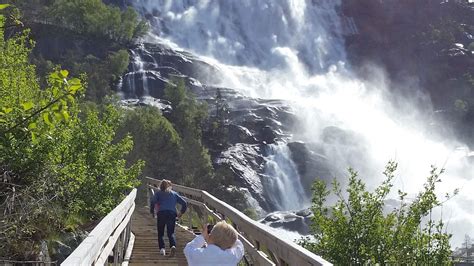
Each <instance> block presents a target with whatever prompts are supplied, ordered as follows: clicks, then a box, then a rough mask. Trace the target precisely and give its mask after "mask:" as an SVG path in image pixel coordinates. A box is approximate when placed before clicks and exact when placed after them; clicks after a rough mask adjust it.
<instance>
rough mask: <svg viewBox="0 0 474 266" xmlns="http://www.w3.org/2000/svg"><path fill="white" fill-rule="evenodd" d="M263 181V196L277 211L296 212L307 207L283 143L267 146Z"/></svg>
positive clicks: (292, 163)
mask: <svg viewBox="0 0 474 266" xmlns="http://www.w3.org/2000/svg"><path fill="white" fill-rule="evenodd" d="M267 149H268V151H267V153H268V156H267V157H266V163H265V175H266V178H265V180H263V181H262V183H263V186H264V191H265V196H266V197H267V198H268V199H269V200H270V202H271V203H272V204H273V205H274V206H275V207H276V209H277V210H298V209H302V208H304V207H308V205H309V204H308V200H307V199H305V196H304V195H305V191H304V189H303V186H302V185H301V181H300V176H299V174H298V171H297V169H296V166H295V163H294V162H293V160H292V159H291V151H290V149H289V148H288V147H287V146H286V144H285V143H277V144H270V145H268V146H267Z"/></svg>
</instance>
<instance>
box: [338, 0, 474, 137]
mask: <svg viewBox="0 0 474 266" xmlns="http://www.w3.org/2000/svg"><path fill="white" fill-rule="evenodd" d="M342 12H343V13H344V15H346V16H348V17H350V18H352V19H353V20H354V22H355V25H356V27H357V34H354V35H350V36H347V37H346V47H347V53H348V58H349V60H350V62H351V64H352V65H354V66H355V67H356V68H358V69H359V73H362V74H363V75H364V70H365V69H366V68H365V66H366V64H368V63H369V64H374V63H375V64H376V65H378V66H382V67H383V68H384V69H385V70H386V71H387V73H388V75H389V77H390V79H391V80H392V83H394V84H393V86H392V88H395V89H396V90H397V92H398V93H401V94H403V95H409V96H411V97H413V95H417V94H418V95H419V94H420V92H422V93H427V94H428V95H429V98H430V100H431V102H432V103H433V105H434V108H435V109H437V110H438V112H437V114H438V115H439V116H440V117H441V118H444V119H445V121H447V123H449V124H450V125H449V127H451V128H457V129H458V130H457V134H458V135H459V136H461V137H462V138H464V139H465V140H466V141H467V142H470V143H472V142H473V140H474V139H472V135H473V134H472V133H473V132H474V130H473V128H474V108H473V106H474V101H473V99H474V79H473V78H472V77H474V4H473V3H471V4H469V3H468V2H467V1H436V0H422V1H410V0H402V1H390V0H385V1H378V0H368V1H356V0H345V1H342ZM394 81H396V82H394Z"/></svg>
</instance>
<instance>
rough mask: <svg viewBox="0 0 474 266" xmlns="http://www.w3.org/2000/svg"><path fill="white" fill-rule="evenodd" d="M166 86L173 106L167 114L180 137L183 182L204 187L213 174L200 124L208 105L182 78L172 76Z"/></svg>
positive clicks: (166, 92) (204, 117) (167, 97)
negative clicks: (197, 96) (200, 101)
mask: <svg viewBox="0 0 474 266" xmlns="http://www.w3.org/2000/svg"><path fill="white" fill-rule="evenodd" d="M173 82H174V83H173V84H169V85H167V86H166V88H165V97H164V98H165V99H167V100H169V101H170V102H171V106H172V108H173V110H172V112H171V114H170V115H169V118H170V121H171V122H172V123H173V125H174V127H175V129H176V131H178V133H179V135H180V136H181V139H182V154H181V162H182V168H181V169H182V174H181V180H180V182H182V183H183V184H186V185H189V186H195V187H199V188H204V187H203V185H204V184H209V182H203V181H210V180H212V178H213V168H212V164H211V157H210V156H209V152H208V150H207V149H206V148H205V147H204V146H203V145H202V141H201V138H202V124H203V123H204V120H205V119H206V116H207V106H206V105H205V104H201V103H198V102H197V101H196V99H195V98H194V96H193V95H192V94H191V92H188V91H187V90H186V87H185V84H184V80H182V79H175V80H173Z"/></svg>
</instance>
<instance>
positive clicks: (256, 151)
mask: <svg viewBox="0 0 474 266" xmlns="http://www.w3.org/2000/svg"><path fill="white" fill-rule="evenodd" d="M131 54H132V58H131V64H130V65H129V69H128V73H126V74H125V75H124V76H123V78H122V82H121V84H120V88H119V93H120V94H121V95H123V97H124V98H125V99H126V100H123V101H122V102H123V103H124V104H127V105H131V106H139V105H153V106H156V107H158V108H160V109H161V110H162V111H163V112H168V111H171V109H170V107H169V104H168V103H167V102H166V101H163V100H160V98H162V97H163V95H164V88H165V86H166V85H167V84H171V83H172V82H173V77H181V78H183V79H184V80H185V83H186V85H187V87H188V88H190V90H191V91H192V92H193V93H194V95H195V96H196V98H197V99H199V100H201V101H205V102H206V103H207V104H208V107H209V112H210V115H211V116H212V115H215V110H216V95H217V91H218V90H219V93H220V95H221V97H222V98H223V99H224V100H225V103H226V105H227V106H228V110H229V112H228V117H227V119H226V128H227V131H228V138H227V145H225V146H223V145H220V146H218V147H215V146H211V148H210V152H211V156H212V159H213V162H214V166H215V167H216V168H221V167H225V168H228V169H230V170H231V172H232V173H233V175H234V180H236V182H237V183H238V184H240V186H241V187H242V188H245V189H246V190H247V191H248V192H249V194H250V195H251V196H252V197H253V198H254V199H255V200H257V202H258V203H259V205H260V207H261V208H262V209H263V210H264V211H271V210H275V209H276V206H274V205H273V204H274V203H271V202H269V201H268V200H267V199H265V197H264V190H263V185H262V179H265V178H267V177H266V176H265V175H264V171H265V169H264V166H265V156H266V154H265V150H266V149H265V148H264V147H265V145H269V144H272V143H275V142H277V141H282V140H286V139H289V138H290V136H291V130H292V129H293V126H294V124H295V123H296V116H295V115H294V114H293V112H292V110H291V109H290V107H289V106H288V104H286V103H285V102H284V101H281V100H265V99H258V98H250V97H247V96H244V95H242V94H240V93H239V92H237V91H236V90H233V89H230V88H224V87H217V86H212V85H208V84H218V83H219V82H220V80H219V79H220V77H221V76H222V75H221V74H220V72H219V70H218V68H217V67H215V66H213V65H211V64H209V63H207V62H204V61H202V60H201V59H199V58H197V57H195V56H194V55H192V54H190V53H188V52H184V51H176V50H173V49H170V48H169V47H167V46H165V45H161V44H149V43H145V44H141V45H138V46H137V47H136V48H134V49H133V50H131ZM147 94H148V95H149V96H147ZM153 98H156V100H152V99H153ZM204 137H206V135H204ZM208 142H209V141H208ZM309 161H310V160H308V162H309ZM308 167H309V166H308ZM308 169H309V168H308ZM308 176H310V175H309V174H308ZM307 183H310V181H307Z"/></svg>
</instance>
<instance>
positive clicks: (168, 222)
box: [156, 211, 176, 249]
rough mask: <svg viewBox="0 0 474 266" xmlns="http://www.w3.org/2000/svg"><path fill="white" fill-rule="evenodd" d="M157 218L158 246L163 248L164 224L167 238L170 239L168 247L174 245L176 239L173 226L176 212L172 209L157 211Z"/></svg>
mask: <svg viewBox="0 0 474 266" xmlns="http://www.w3.org/2000/svg"><path fill="white" fill-rule="evenodd" d="M157 216H158V219H157V222H156V224H157V228H158V246H159V247H160V249H162V248H165V241H164V240H163V236H164V235H165V226H166V233H167V235H168V239H169V241H170V247H172V246H176V239H175V236H174V226H175V222H176V213H175V212H173V211H159V212H158V215H157Z"/></svg>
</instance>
